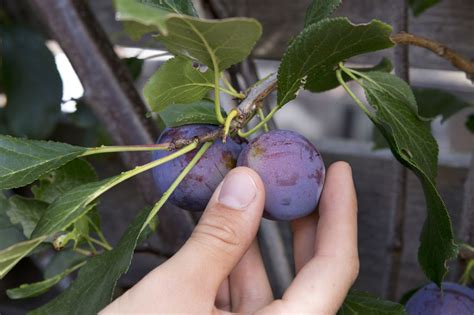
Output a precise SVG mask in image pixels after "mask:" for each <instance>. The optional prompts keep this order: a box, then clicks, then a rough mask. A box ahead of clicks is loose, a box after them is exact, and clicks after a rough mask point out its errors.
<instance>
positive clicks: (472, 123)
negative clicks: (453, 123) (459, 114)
mask: <svg viewBox="0 0 474 315" xmlns="http://www.w3.org/2000/svg"><path fill="white" fill-rule="evenodd" d="M466 128H467V129H468V130H469V131H470V132H472V133H474V114H471V115H469V117H467V120H466Z"/></svg>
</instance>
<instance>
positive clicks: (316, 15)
mask: <svg viewBox="0 0 474 315" xmlns="http://www.w3.org/2000/svg"><path fill="white" fill-rule="evenodd" d="M341 2H342V1H341V0H313V1H312V2H311V4H310V5H309V7H308V9H307V10H306V14H305V17H304V27H307V26H309V25H311V24H314V23H317V22H319V21H321V20H323V19H325V18H328V17H329V16H330V15H331V14H332V13H333V12H334V11H336V9H337V8H338V7H339V6H340V5H341Z"/></svg>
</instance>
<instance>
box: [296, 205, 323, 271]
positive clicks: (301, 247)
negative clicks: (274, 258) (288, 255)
mask: <svg viewBox="0 0 474 315" xmlns="http://www.w3.org/2000/svg"><path fill="white" fill-rule="evenodd" d="M317 226H318V214H317V212H316V211H315V212H313V213H311V214H310V215H308V216H306V217H304V218H301V219H296V220H293V221H292V222H291V229H292V231H293V256H294V259H295V269H296V273H298V272H299V271H300V270H301V268H303V266H304V265H305V264H306V263H307V262H308V261H310V260H311V258H313V256H314V242H315V238H316V228H317Z"/></svg>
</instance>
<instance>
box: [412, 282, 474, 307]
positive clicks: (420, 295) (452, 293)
mask: <svg viewBox="0 0 474 315" xmlns="http://www.w3.org/2000/svg"><path fill="white" fill-rule="evenodd" d="M442 287H443V291H441V290H440V288H438V286H436V284H434V283H430V284H428V285H426V286H424V287H423V288H421V289H420V290H418V291H417V292H416V293H415V294H414V295H413V296H412V297H411V298H410V299H409V300H408V302H407V304H406V307H405V308H406V311H407V313H408V315H422V314H423V315H425V314H430V315H472V314H474V290H472V289H469V288H468V287H465V286H462V285H459V284H456V283H450V282H443V283H442Z"/></svg>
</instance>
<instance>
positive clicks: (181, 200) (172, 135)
mask: <svg viewBox="0 0 474 315" xmlns="http://www.w3.org/2000/svg"><path fill="white" fill-rule="evenodd" d="M216 128H217V126H212V125H199V124H195V125H184V126H180V127H176V128H167V129H165V130H164V131H163V133H162V134H161V135H160V137H159V139H158V142H157V143H164V142H169V141H172V140H173V139H192V138H194V137H196V136H199V135H203V134H207V133H209V132H210V131H213V130H215V129H216ZM238 142H239V141H234V139H232V138H230V137H229V138H228V139H227V142H226V143H223V142H222V141H221V140H217V141H216V142H215V143H214V144H213V145H212V146H211V147H210V148H209V149H208V150H207V152H206V153H205V154H204V155H203V156H202V157H201V159H200V160H199V162H198V163H197V164H196V165H195V166H194V167H193V169H192V170H191V171H190V172H189V174H188V175H187V176H186V177H185V178H184V180H183V181H182V182H181V183H180V184H179V185H178V187H177V188H176V190H175V191H174V192H173V194H171V196H170V199H169V201H170V202H171V203H172V204H174V205H176V206H178V207H180V208H183V209H186V210H191V211H204V209H205V208H206V205H207V202H208V201H209V199H210V198H211V196H212V193H213V192H214V190H215V189H216V188H217V186H218V185H219V183H220V182H221V181H222V179H223V178H224V176H225V175H226V174H227V173H228V172H229V171H230V170H231V169H232V168H234V167H235V165H236V163H237V158H238V156H239V154H240V152H241V150H242V147H243V143H238ZM196 152H197V150H194V151H192V152H189V153H186V154H185V155H182V156H180V157H178V158H176V159H174V160H172V161H170V162H167V163H165V164H162V165H160V166H157V167H155V168H154V169H153V178H154V180H155V184H156V186H157V188H158V192H159V193H160V194H163V192H165V191H166V190H167V189H168V188H169V187H170V186H171V184H172V183H173V181H174V180H175V179H176V177H178V175H179V173H180V172H181V171H182V170H183V169H184V168H185V167H186V165H188V163H189V162H190V161H191V159H192V158H193V157H194V155H195V154H196ZM170 153H171V152H170V151H154V152H153V160H157V159H159V158H162V157H165V156H167V155H169V154H170Z"/></svg>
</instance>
